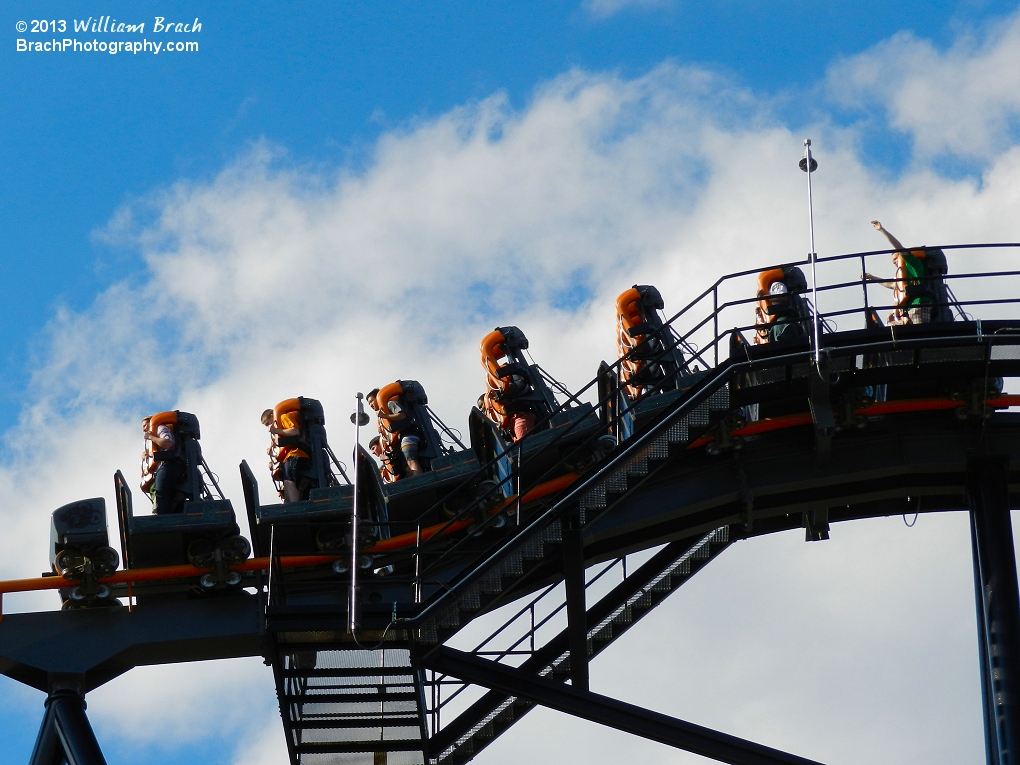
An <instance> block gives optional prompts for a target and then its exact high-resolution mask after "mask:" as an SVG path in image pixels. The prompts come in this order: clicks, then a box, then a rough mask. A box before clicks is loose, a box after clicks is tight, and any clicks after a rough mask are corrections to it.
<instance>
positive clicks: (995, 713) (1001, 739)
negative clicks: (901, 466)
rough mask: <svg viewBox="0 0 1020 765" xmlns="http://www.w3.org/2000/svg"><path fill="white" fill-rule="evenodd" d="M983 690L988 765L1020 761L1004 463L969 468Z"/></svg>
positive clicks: (1014, 594) (1015, 613) (1019, 668)
mask: <svg viewBox="0 0 1020 765" xmlns="http://www.w3.org/2000/svg"><path fill="white" fill-rule="evenodd" d="M967 495H968V500H969V502H970V529H971V549H972V551H973V554H974V589H975V594H976V598H977V621H978V641H979V646H980V657H981V691H982V698H983V701H984V713H985V714H984V717H985V743H986V747H985V748H986V752H987V758H988V763H989V765H1017V764H1018V763H1020V751H1018V749H1017V746H1018V745H1020V728H1018V725H1020V592H1018V587H1017V572H1016V557H1015V552H1014V549H1013V527H1012V523H1011V522H1010V517H1009V476H1008V473H1007V464H1006V460H1005V459H996V458H989V457H984V458H975V459H972V460H970V462H969V463H968V465H967Z"/></svg>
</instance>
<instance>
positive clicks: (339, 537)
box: [315, 525, 351, 553]
mask: <svg viewBox="0 0 1020 765" xmlns="http://www.w3.org/2000/svg"><path fill="white" fill-rule="evenodd" d="M315 546H316V547H318V548H319V549H320V550H322V552H327V553H329V552H336V551H337V550H344V549H347V548H349V547H350V546H351V527H350V526H340V525H335V526H323V527H322V528H321V529H319V530H318V531H316V532H315Z"/></svg>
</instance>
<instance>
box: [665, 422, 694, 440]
mask: <svg viewBox="0 0 1020 765" xmlns="http://www.w3.org/2000/svg"><path fill="white" fill-rule="evenodd" d="M666 438H667V439H668V440H669V442H670V443H671V444H680V443H687V442H688V441H690V440H691V439H690V433H689V431H688V428H687V419H686V418H684V419H682V420H680V421H679V422H674V423H673V424H672V425H670V426H669V431H667V433H666Z"/></svg>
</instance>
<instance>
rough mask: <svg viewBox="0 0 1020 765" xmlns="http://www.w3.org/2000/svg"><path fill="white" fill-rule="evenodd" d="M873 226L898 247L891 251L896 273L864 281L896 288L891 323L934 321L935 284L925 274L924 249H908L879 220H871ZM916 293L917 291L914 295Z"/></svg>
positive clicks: (866, 278) (926, 255) (892, 288)
mask: <svg viewBox="0 0 1020 765" xmlns="http://www.w3.org/2000/svg"><path fill="white" fill-rule="evenodd" d="M871 225H872V226H873V227H874V228H875V230H876V231H878V232H880V233H881V234H883V235H884V236H885V238H886V239H888V240H889V244H891V245H892V246H893V247H894V248H895V250H896V251H895V252H893V254H892V262H893V266H894V267H895V269H896V275H895V276H894V277H893V279H891V280H889V279H880V278H878V277H877V276H872V275H871V274H865V275H864V280H865V281H868V282H874V283H876V284H881V285H882V286H883V287H886V288H887V289H891V290H892V291H893V303H895V305H896V309H895V310H894V311H893V312H892V313H891V314H889V324H891V325H903V324H928V323H929V322H931V320H932V307H933V306H932V303H934V299H933V297H932V289H931V288H932V285H931V284H928V283H927V282H928V281H930V279H926V277H925V264H924V263H923V262H922V261H923V260H925V259H926V258H927V257H928V253H927V251H926V250H925V249H924V248H921V249H917V250H907V248H905V247H904V246H903V245H902V244H901V243H900V240H899V239H897V238H896V237H895V236H893V235H892V234H890V233H889V232H888V231H886V230H885V228H884V227H883V226H882V224H881V223H880V222H878V221H877V220H873V221H871ZM911 293H914V294H911Z"/></svg>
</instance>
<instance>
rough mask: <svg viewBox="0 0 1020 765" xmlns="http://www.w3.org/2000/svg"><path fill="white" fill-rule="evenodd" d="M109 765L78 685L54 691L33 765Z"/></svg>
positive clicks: (33, 754)
mask: <svg viewBox="0 0 1020 765" xmlns="http://www.w3.org/2000/svg"><path fill="white" fill-rule="evenodd" d="M64 763H67V765H106V758H105V757H103V752H102V750H101V749H100V748H99V742H98V741H96V734H95V733H93V732H92V726H91V725H89V718H88V717H87V716H86V715H85V699H84V697H83V696H82V694H81V691H80V690H79V688H78V687H77V686H70V687H69V686H66V685H65V686H63V687H59V688H56V689H54V690H51V691H50V695H49V697H48V698H47V699H46V714H45V715H44V716H43V721H42V725H41V726H40V728H39V737H38V738H37V739H36V741H35V749H34V750H33V751H32V759H31V760H30V761H29V765H63V764H64Z"/></svg>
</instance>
